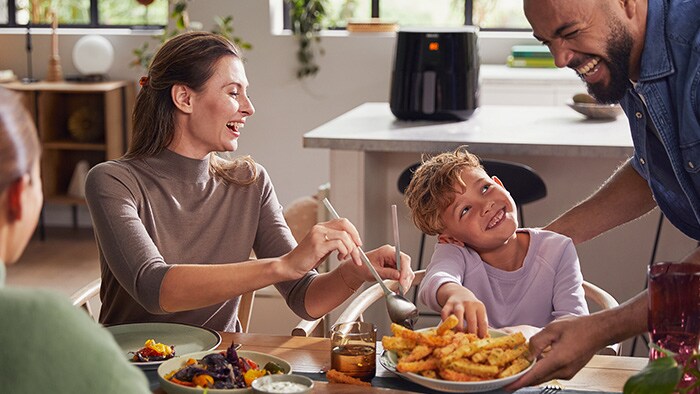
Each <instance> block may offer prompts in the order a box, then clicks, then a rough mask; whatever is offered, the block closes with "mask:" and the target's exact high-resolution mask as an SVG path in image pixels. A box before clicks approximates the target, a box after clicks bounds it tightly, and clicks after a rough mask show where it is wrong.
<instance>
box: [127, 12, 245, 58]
mask: <svg viewBox="0 0 700 394" xmlns="http://www.w3.org/2000/svg"><path fill="white" fill-rule="evenodd" d="M141 1H145V2H148V1H149V0H139V2H141ZM152 1H153V0H150V2H152ZM189 1H190V0H177V1H170V2H169V3H171V4H173V6H172V11H171V12H170V16H169V17H170V20H171V21H173V23H172V25H173V28H172V29H171V30H168V28H167V26H166V27H165V28H164V29H163V34H162V35H160V36H159V37H155V38H157V39H158V40H159V41H160V43H159V44H158V46H157V47H156V48H154V50H151V49H150V46H149V45H148V42H144V43H143V45H141V46H140V47H138V48H135V49H134V50H133V51H132V53H133V54H134V57H135V58H134V60H132V61H131V63H130V65H131V66H132V67H140V68H143V69H144V70H147V69H148V65H149V64H150V63H151V59H152V58H153V55H154V54H155V50H156V49H157V48H160V46H161V45H163V43H164V42H165V41H167V40H168V39H170V38H172V37H174V36H176V35H178V34H180V33H182V32H184V31H189V30H192V27H191V25H190V16H189V14H188V12H187V6H188V5H189ZM214 22H215V23H216V26H215V27H214V29H212V33H215V34H220V35H222V36H224V37H226V38H227V39H228V40H230V41H231V42H233V43H235V44H236V45H237V46H238V47H239V48H241V49H243V50H250V49H253V46H252V45H251V44H250V43H249V42H247V41H245V40H243V39H242V38H241V37H238V36H234V35H233V16H231V15H228V16H225V17H223V18H222V17H219V16H216V17H214Z"/></svg>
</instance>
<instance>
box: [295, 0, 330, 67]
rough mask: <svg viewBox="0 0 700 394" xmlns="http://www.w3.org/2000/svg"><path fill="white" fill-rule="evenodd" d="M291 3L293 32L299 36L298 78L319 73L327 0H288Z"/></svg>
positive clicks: (322, 52) (322, 51)
mask: <svg viewBox="0 0 700 394" xmlns="http://www.w3.org/2000/svg"><path fill="white" fill-rule="evenodd" d="M286 1H287V3H288V4H289V5H290V13H291V22H292V34H294V36H295V37H296V38H297V41H298V43H299V49H298V50H297V60H298V61H299V68H298V69H297V78H299V79H303V78H306V77H312V76H314V75H316V74H317V73H318V70H319V67H318V64H317V63H316V58H317V55H323V54H324V50H323V48H322V47H321V35H320V32H321V30H322V29H323V20H324V18H325V16H326V8H325V6H326V0H286Z"/></svg>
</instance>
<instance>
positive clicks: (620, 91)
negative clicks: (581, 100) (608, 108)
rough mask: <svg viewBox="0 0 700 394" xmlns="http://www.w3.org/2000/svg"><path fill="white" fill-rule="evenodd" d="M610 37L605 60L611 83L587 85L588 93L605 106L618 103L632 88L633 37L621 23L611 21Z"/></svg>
mask: <svg viewBox="0 0 700 394" xmlns="http://www.w3.org/2000/svg"><path fill="white" fill-rule="evenodd" d="M610 36H611V38H610V40H608V43H607V44H608V45H607V59H604V61H605V63H606V64H607V66H608V70H609V72H610V80H609V83H608V84H607V85H605V84H604V83H603V82H598V83H595V84H586V85H587V86H588V92H589V93H590V94H591V95H592V96H593V97H595V98H596V100H597V101H598V102H599V103H603V104H614V103H618V102H619V101H620V100H621V99H622V98H623V97H624V96H625V93H626V92H627V89H629V87H630V86H631V83H630V76H629V64H630V54H631V53H632V35H630V33H629V31H627V29H625V28H624V27H623V26H622V25H621V24H620V23H616V21H611V25H610ZM581 79H583V76H582V77H581ZM584 82H585V80H584Z"/></svg>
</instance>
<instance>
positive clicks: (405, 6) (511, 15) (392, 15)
mask: <svg viewBox="0 0 700 394" xmlns="http://www.w3.org/2000/svg"><path fill="white" fill-rule="evenodd" d="M326 11H327V12H326V15H327V25H328V26H327V27H329V28H344V27H345V25H346V24H347V21H348V20H351V19H358V20H367V19H369V18H370V17H374V18H379V17H381V18H382V19H385V20H391V21H396V22H398V23H399V25H401V26H442V27H445V26H461V25H465V24H468V25H476V26H479V27H480V28H481V29H482V30H530V25H529V24H528V22H527V19H525V14H524V13H523V5H522V0H431V1H415V0H327V7H326ZM285 26H289V24H288V23H287V24H286V25H285Z"/></svg>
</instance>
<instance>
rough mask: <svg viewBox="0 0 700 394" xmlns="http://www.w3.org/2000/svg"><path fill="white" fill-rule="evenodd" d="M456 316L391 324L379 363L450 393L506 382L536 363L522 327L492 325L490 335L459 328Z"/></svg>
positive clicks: (422, 383)
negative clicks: (425, 323) (509, 330)
mask: <svg viewBox="0 0 700 394" xmlns="http://www.w3.org/2000/svg"><path fill="white" fill-rule="evenodd" d="M456 326H457V317H455V316H454V315H453V316H450V317H449V318H447V319H446V320H445V321H443V322H442V323H440V325H439V326H438V327H436V328H426V329H422V330H417V331H412V330H409V329H407V328H405V327H402V326H400V325H398V324H392V325H391V331H392V333H393V334H394V336H391V337H389V336H385V337H384V338H382V345H383V346H384V352H383V353H382V355H381V357H380V358H379V362H380V364H382V366H383V367H384V368H386V369H387V370H389V371H391V372H394V373H395V374H397V375H399V376H400V377H402V378H404V379H406V380H408V381H411V382H413V383H416V384H419V385H421V386H424V387H427V388H429V389H433V390H438V391H444V392H449V393H479V392H483V391H490V390H495V389H498V388H501V387H504V386H506V385H508V384H510V383H512V382H514V381H515V380H517V379H518V378H519V377H520V376H522V375H523V374H524V373H526V372H527V371H528V370H529V369H530V368H532V366H533V365H534V364H535V362H534V361H530V360H529V359H528V357H529V352H528V344H527V342H526V340H525V337H524V336H523V334H522V333H520V332H518V333H514V334H505V333H503V332H500V331H497V330H489V335H490V336H489V337H488V338H479V337H477V336H476V335H475V334H467V333H462V332H455V331H453V330H452V329H453V328H454V327H456Z"/></svg>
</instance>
